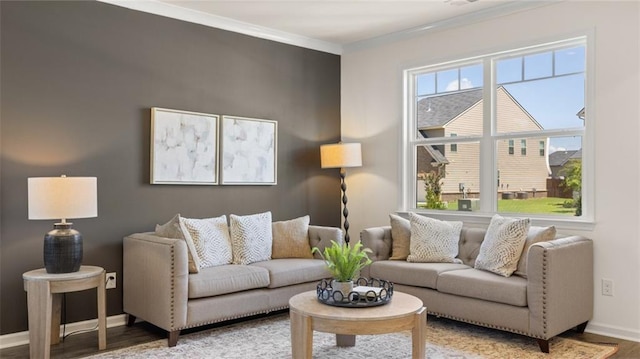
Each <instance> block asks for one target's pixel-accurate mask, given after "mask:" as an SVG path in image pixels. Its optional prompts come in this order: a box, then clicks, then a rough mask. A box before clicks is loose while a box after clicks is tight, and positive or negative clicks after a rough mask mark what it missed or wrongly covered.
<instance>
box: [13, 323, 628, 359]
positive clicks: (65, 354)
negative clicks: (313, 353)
mask: <svg viewBox="0 0 640 359" xmlns="http://www.w3.org/2000/svg"><path fill="white" fill-rule="evenodd" d="M278 313H281V312H278ZM273 314H274V313H272V314H271V315H273ZM254 318H255V317H254ZM244 320H251V319H244ZM223 325H228V323H224V324H217V325H214V326H223ZM211 327H213V326H208V327H205V328H199V329H195V330H191V331H190V332H194V331H197V330H204V329H208V328H211ZM560 336H562V337H565V338H572V339H576V340H581V341H585V342H591V343H607V344H617V345H618V352H617V353H616V354H615V355H614V356H613V358H615V359H640V343H637V342H632V341H628V340H622V339H616V338H611V337H605V336H602V335H597V334H590V333H583V334H578V333H576V332H575V331H567V332H565V333H563V334H561V335H560ZM164 338H166V335H165V332H164V331H162V330H160V329H158V328H156V327H154V326H152V325H150V324H148V323H146V322H141V323H136V324H135V325H134V326H132V327H126V326H120V327H115V328H109V329H108V330H107V350H114V349H120V348H126V347H129V346H133V345H137V344H141V343H147V342H152V341H154V340H158V339H164ZM532 340H533V339H532ZM96 353H98V335H97V333H96V332H90V333H79V334H75V335H71V336H69V337H67V338H66V339H65V341H64V342H62V343H60V344H57V345H54V346H52V347H51V358H54V359H61V358H65V359H66V358H79V357H83V356H87V355H91V354H96ZM0 358H2V359H10V358H11V359H28V358H29V346H28V345H21V346H17V347H12V348H6V349H2V350H0Z"/></svg>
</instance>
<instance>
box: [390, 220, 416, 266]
mask: <svg viewBox="0 0 640 359" xmlns="http://www.w3.org/2000/svg"><path fill="white" fill-rule="evenodd" d="M389 221H390V223H391V238H392V241H391V257H389V259H397V260H403V261H404V260H406V259H407V257H408V256H409V244H410V242H411V224H410V223H409V220H408V219H405V218H402V217H400V216H397V215H395V214H390V215H389Z"/></svg>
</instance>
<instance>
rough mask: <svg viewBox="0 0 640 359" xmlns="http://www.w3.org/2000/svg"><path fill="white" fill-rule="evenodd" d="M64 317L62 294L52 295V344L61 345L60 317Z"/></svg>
mask: <svg viewBox="0 0 640 359" xmlns="http://www.w3.org/2000/svg"><path fill="white" fill-rule="evenodd" d="M61 316H62V294H60V293H53V294H51V344H58V343H60V317H61Z"/></svg>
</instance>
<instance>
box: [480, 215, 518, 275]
mask: <svg viewBox="0 0 640 359" xmlns="http://www.w3.org/2000/svg"><path fill="white" fill-rule="evenodd" d="M529 226H530V220H529V218H504V217H502V216H500V215H499V214H496V215H494V216H493V217H492V218H491V223H489V228H487V232H486V233H485V235H484V240H483V241H482V244H481V245H480V252H479V253H478V258H476V264H475V268H477V269H482V270H486V271H489V272H493V273H496V274H499V275H501V276H504V277H509V276H511V274H513V272H514V271H515V270H516V269H517V268H518V260H519V259H520V255H521V254H522V248H523V247H524V242H525V240H526V239H527V233H528V232H529Z"/></svg>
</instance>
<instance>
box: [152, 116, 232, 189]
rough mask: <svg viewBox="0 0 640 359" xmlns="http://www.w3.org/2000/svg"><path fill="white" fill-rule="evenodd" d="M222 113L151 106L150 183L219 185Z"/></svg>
mask: <svg viewBox="0 0 640 359" xmlns="http://www.w3.org/2000/svg"><path fill="white" fill-rule="evenodd" d="M219 128H220V116H218V115H213V114H207V113H199V112H191V111H181V110H172V109H167V108H160V107H152V108H151V161H150V162H151V163H150V167H151V169H150V170H151V175H150V180H151V184H176V185H217V184H218V178H219V174H218V164H219V162H218V158H219V153H218V152H219V141H218V136H219Z"/></svg>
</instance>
